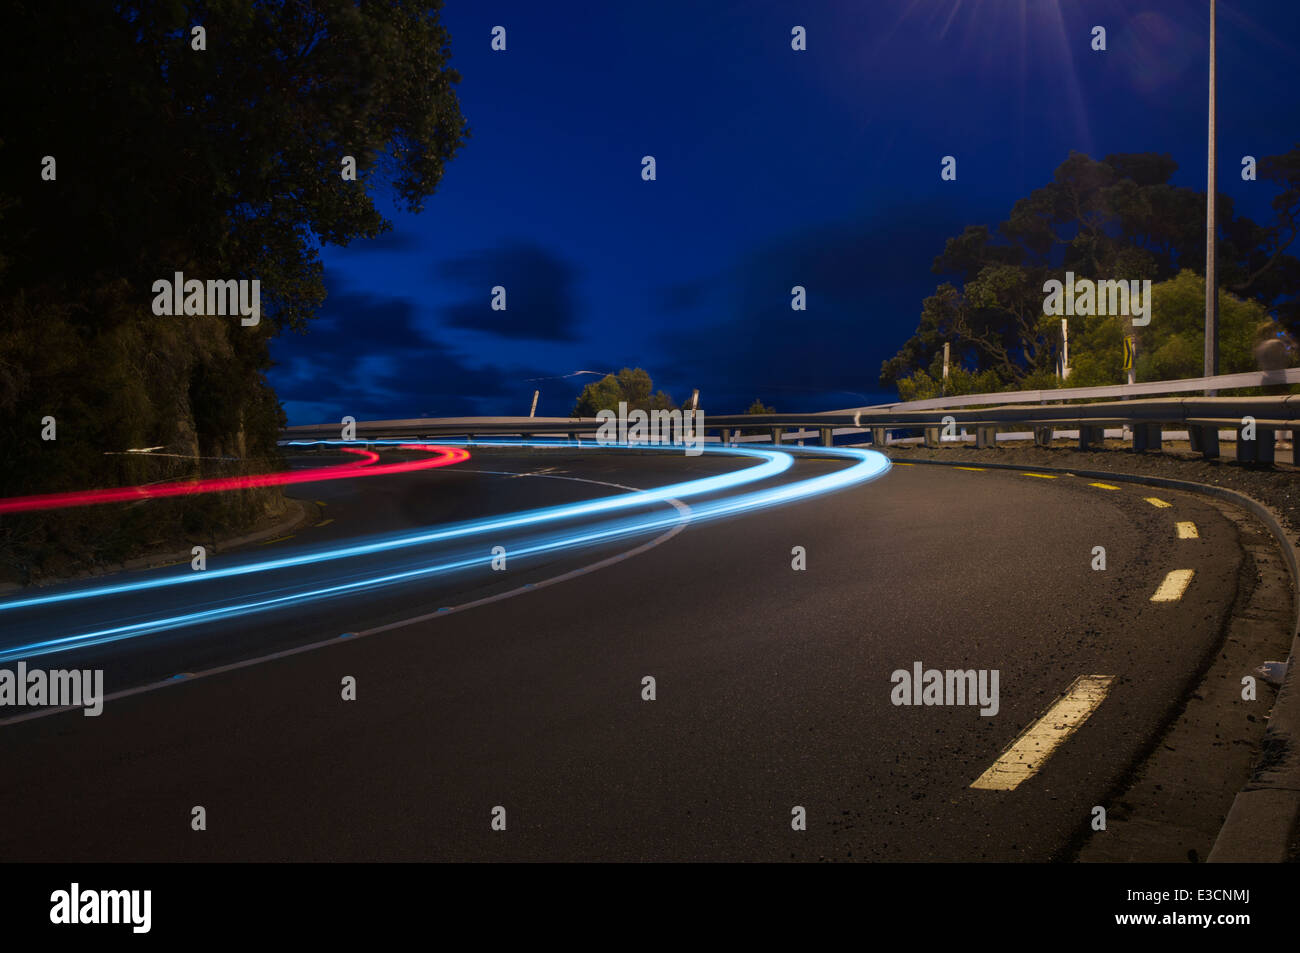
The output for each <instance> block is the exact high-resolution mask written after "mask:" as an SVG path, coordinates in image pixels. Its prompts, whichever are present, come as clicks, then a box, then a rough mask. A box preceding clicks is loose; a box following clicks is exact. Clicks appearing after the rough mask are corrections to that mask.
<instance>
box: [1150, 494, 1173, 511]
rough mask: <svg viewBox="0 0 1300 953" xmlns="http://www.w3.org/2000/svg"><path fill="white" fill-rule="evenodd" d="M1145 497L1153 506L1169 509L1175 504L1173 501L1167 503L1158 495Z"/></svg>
mask: <svg viewBox="0 0 1300 953" xmlns="http://www.w3.org/2000/svg"><path fill="white" fill-rule="evenodd" d="M1143 499H1144V500H1146V501H1147V502H1148V503H1150V504H1151V505H1152V506H1157V507H1159V508H1160V509H1168V508H1169V507H1171V506H1173V505H1174V504H1172V503H1166V502H1165V501H1164V500H1162V499H1160V497H1158V496H1144V497H1143Z"/></svg>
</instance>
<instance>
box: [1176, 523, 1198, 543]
mask: <svg viewBox="0 0 1300 953" xmlns="http://www.w3.org/2000/svg"><path fill="white" fill-rule="evenodd" d="M1175 525H1176V526H1177V527H1178V538H1179V539H1200V538H1201V534H1200V533H1198V532H1197V531H1196V524H1195V523H1193V522H1192V521H1191V520H1180V521H1179V522H1178V523H1176V524H1175Z"/></svg>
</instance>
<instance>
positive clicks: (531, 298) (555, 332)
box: [436, 242, 577, 341]
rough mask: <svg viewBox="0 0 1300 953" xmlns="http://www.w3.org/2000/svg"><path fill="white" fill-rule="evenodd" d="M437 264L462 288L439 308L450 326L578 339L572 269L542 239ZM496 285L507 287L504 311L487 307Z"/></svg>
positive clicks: (517, 336) (525, 336)
mask: <svg viewBox="0 0 1300 953" xmlns="http://www.w3.org/2000/svg"><path fill="white" fill-rule="evenodd" d="M436 270H437V274H438V276H439V277H440V278H442V279H445V280H447V281H450V282H453V283H455V284H457V285H458V286H460V287H461V288H463V289H464V290H465V292H466V297H465V298H464V299H463V300H461V301H460V302H458V303H456V304H453V305H450V306H448V307H447V308H445V309H444V310H443V312H442V313H443V316H444V320H443V323H444V324H445V325H446V326H448V327H453V328H462V329H465V330H469V331H480V332H482V333H484V334H492V335H496V336H498V337H503V338H514V339H518V340H534V341H575V340H577V333H576V328H575V319H576V317H577V314H576V308H575V305H574V292H573V285H574V278H575V271H574V269H573V267H572V266H571V265H570V264H569V263H568V262H566V261H564V260H563V259H561V258H559V257H558V256H556V255H555V254H553V253H552V252H550V251H548V250H547V249H546V248H543V247H542V246H541V245H538V244H536V243H533V242H515V243H513V244H510V245H504V246H502V247H500V248H495V249H489V250H485V251H479V252H475V253H473V254H470V255H466V256H464V257H461V258H456V259H453V260H451V261H446V262H443V263H442V264H440V265H439V266H438V267H437V269H436ZM497 285H501V286H502V287H504V288H505V289H506V310H504V311H493V310H492V307H491V299H492V293H491V292H492V288H493V287H495V286H497Z"/></svg>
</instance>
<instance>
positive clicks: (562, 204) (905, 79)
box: [270, 0, 1300, 423]
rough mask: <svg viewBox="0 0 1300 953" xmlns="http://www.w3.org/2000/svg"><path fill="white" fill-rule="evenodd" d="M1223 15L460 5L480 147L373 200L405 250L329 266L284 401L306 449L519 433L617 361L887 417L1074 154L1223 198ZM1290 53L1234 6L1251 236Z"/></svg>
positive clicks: (1052, 8) (288, 367)
mask: <svg viewBox="0 0 1300 953" xmlns="http://www.w3.org/2000/svg"><path fill="white" fill-rule="evenodd" d="M1208 10H1209V2H1208V0H1146V2H1143V0H853V2H847V0H842V2H829V0H809V2H801V3H797V4H792V3H786V2H773V0H729V2H722V0H717V2H712V0H687V2H672V0H667V2H656V3H653V4H625V3H618V2H609V3H577V2H564V0H557V2H555V3H547V4H539V3H536V2H535V0H527V2H514V0H512V2H483V0H464V2H457V0H449V2H448V5H447V7H446V9H445V10H444V11H443V16H442V19H443V22H444V23H445V24H446V26H447V28H448V29H449V31H450V33H451V37H452V53H453V60H452V65H453V66H454V67H455V68H456V69H458V70H459V71H460V73H461V74H462V77H463V79H462V82H461V84H460V86H459V87H458V91H459V96H460V100H461V106H462V109H463V111H464V113H465V116H466V118H467V120H468V122H469V124H470V130H471V137H470V139H469V141H468V143H467V144H466V146H465V147H464V149H463V150H462V151H461V152H460V154H459V155H458V156H457V157H456V159H455V160H454V161H453V162H452V163H451V164H450V165H449V166H448V168H447V172H446V175H445V176H444V178H443V181H442V184H441V186H440V187H439V190H438V192H437V194H435V195H434V196H433V197H432V198H431V199H430V200H429V202H428V203H427V206H426V210H425V212H424V213H423V214H421V215H418V216H414V215H406V214H396V213H392V209H391V206H389V205H388V204H387V203H386V202H383V201H381V203H380V204H381V208H383V209H384V210H385V211H386V213H388V214H389V215H390V217H391V218H392V220H393V223H394V230H393V231H392V232H390V233H389V234H387V235H385V236H383V237H382V238H380V239H378V240H375V241H372V242H358V243H355V244H354V245H353V246H350V247H348V248H345V249H337V248H330V249H327V250H326V252H325V255H324V261H325V268H326V277H327V284H328V287H329V289H330V297H329V299H328V300H327V301H326V303H325V305H324V306H323V308H322V310H321V317H320V319H319V320H317V321H316V322H314V323H313V325H312V328H311V330H310V331H309V332H308V333H307V334H306V335H305V336H303V335H297V334H289V335H286V336H285V337H284V338H282V339H280V340H279V341H277V342H275V344H274V346H273V348H272V353H273V356H274V357H275V359H276V361H277V362H278V366H277V367H276V368H274V369H273V371H272V372H271V374H270V379H271V383H272V385H273V386H274V387H275V388H276V390H277V392H278V393H279V395H280V397H281V399H282V400H283V402H284V404H285V408H286V410H287V412H288V415H289V418H290V423H312V422H316V421H323V420H331V419H338V418H339V417H341V416H342V415H344V414H351V415H353V416H355V417H356V418H358V419H367V418H369V419H376V418H391V417H410V416H426V415H427V416H459V415H462V414H526V413H527V412H528V405H529V402H530V400H531V398H532V392H533V389H534V388H540V389H541V392H542V396H541V401H540V403H539V406H538V413H539V414H540V415H546V416H550V415H563V414H567V413H568V412H569V411H570V409H571V408H572V405H573V400H574V397H575V396H576V394H577V393H578V391H579V390H580V389H581V386H582V384H583V383H585V382H587V381H590V380H593V379H594V378H592V377H570V378H565V379H550V380H540V381H532V380H530V379H531V378H557V377H559V376H560V375H566V374H571V373H572V372H574V371H579V370H592V371H602V372H603V371H616V370H618V369H619V368H621V367H623V366H625V365H626V366H642V367H644V368H646V369H647V370H648V371H649V372H650V374H651V375H652V377H653V378H654V380H655V384H656V386H658V387H663V388H664V389H666V390H668V391H669V392H670V393H671V394H672V395H673V397H674V398H676V399H677V400H679V401H680V400H683V399H685V398H686V397H688V396H689V394H690V389H691V388H692V387H699V388H700V390H701V398H702V399H701V402H702V404H703V406H704V408H705V409H706V410H708V411H710V412H727V411H741V410H744V409H745V407H746V406H748V404H749V402H750V401H751V400H753V399H754V398H755V397H759V398H762V399H763V400H764V401H766V402H767V403H769V404H772V405H775V406H776V407H777V408H778V409H779V410H782V411H799V410H824V409H832V408H837V407H845V406H853V405H857V404H862V403H869V402H876V401H878V400H889V399H893V398H894V397H895V395H894V394H892V393H881V392H880V388H879V386H878V383H877V378H878V375H879V370H880V364H881V361H883V360H885V359H886V358H888V357H891V356H892V355H893V354H894V352H895V351H896V350H897V349H898V347H899V345H901V344H902V343H903V341H904V340H906V339H907V338H908V337H909V336H910V334H911V333H912V331H913V330H914V329H915V327H916V322H917V318H918V315H919V313H920V308H921V302H922V299H924V298H925V297H926V296H927V295H928V294H930V293H932V291H933V289H934V287H935V285H936V284H937V283H938V280H939V279H938V278H936V276H934V275H933V274H931V272H930V266H931V264H932V262H933V259H934V257H935V256H936V255H938V254H939V253H940V252H941V251H942V250H943V245H944V240H945V239H946V238H948V237H950V236H953V235H956V234H959V233H960V232H961V230H962V228H963V227H964V226H966V225H968V224H981V223H984V224H988V225H990V226H996V225H997V224H998V223H999V222H1001V221H1002V220H1004V219H1005V218H1006V215H1007V213H1008V212H1009V211H1010V208H1011V205H1012V203H1013V202H1014V201H1015V200H1016V199H1017V198H1020V197H1022V196H1025V195H1028V194H1029V193H1030V192H1031V191H1032V190H1033V189H1035V188H1037V187H1039V186H1042V185H1044V184H1046V183H1047V182H1048V181H1050V179H1051V176H1052V173H1053V170H1054V169H1055V168H1056V167H1057V166H1058V165H1059V164H1060V163H1061V162H1062V161H1063V160H1064V159H1065V158H1066V157H1067V156H1068V154H1069V152H1070V150H1071V149H1075V150H1078V151H1081V152H1086V153H1088V154H1089V155H1092V156H1094V157H1095V158H1101V157H1103V156H1105V155H1106V154H1108V153H1112V152H1147V151H1154V152H1168V153H1170V154H1171V155H1172V156H1173V157H1174V159H1175V160H1176V161H1177V162H1178V164H1179V171H1178V173H1177V176H1176V178H1175V181H1176V183H1177V184H1179V185H1185V186H1190V187H1194V188H1197V189H1204V183H1205V123H1206V115H1205V98H1206V97H1205V90H1206V83H1207V75H1208V65H1207V52H1206V42H1207V41H1206V38H1207V31H1208V23H1209V14H1208ZM498 24H499V25H502V26H504V27H505V28H506V30H507V39H508V49H507V51H506V52H504V53H500V52H493V51H492V50H491V49H490V40H491V30H492V27H494V26H496V25H498ZM796 24H799V25H802V26H805V27H806V28H807V32H808V50H807V51H806V52H794V51H792V50H791V48H790V38H791V37H790V31H791V28H792V27H793V26H794V25H796ZM1096 24H1100V25H1102V26H1105V27H1106V29H1107V46H1108V50H1107V51H1106V52H1093V51H1092V50H1091V48H1090V40H1091V37H1090V33H1091V28H1092V27H1093V26H1094V25H1096ZM1298 47H1300V3H1297V2H1296V0H1221V2H1220V3H1219V155H1220V159H1219V190H1220V192H1222V193H1224V194H1226V195H1229V196H1231V197H1232V198H1233V199H1234V201H1235V202H1236V203H1237V207H1238V209H1239V210H1240V211H1241V212H1243V213H1244V214H1247V215H1250V216H1251V217H1253V218H1255V220H1256V221H1259V222H1266V221H1271V219H1272V217H1273V216H1272V213H1271V211H1270V210H1269V207H1268V203H1269V202H1270V201H1271V199H1272V197H1273V195H1274V194H1275V187H1274V186H1272V185H1271V184H1269V183H1265V182H1255V183H1248V182H1243V181H1241V178H1240V175H1239V171H1238V170H1239V163H1240V159H1241V156H1243V155H1247V154H1249V155H1254V156H1256V157H1262V156H1266V155H1273V154H1277V153H1280V152H1285V151H1287V150H1289V149H1291V148H1292V147H1293V146H1294V145H1296V144H1297V143H1298V142H1300V123H1297V119H1300V108H1298V107H1297V97H1296V95H1295V92H1294V90H1295V77H1296V75H1297V67H1300V53H1298V52H1297V50H1298ZM643 155H653V156H655V158H656V160H657V163H658V170H657V171H658V179H657V181H654V182H644V181H642V179H641V157H642V156H643ZM944 155H953V156H956V158H957V163H958V166H957V181H955V182H943V181H941V180H940V177H939V162H940V158H941V157H942V156H944ZM498 284H499V285H504V286H505V287H506V289H507V293H508V310H507V311H506V312H504V313H503V312H497V311H492V310H491V308H490V306H489V297H490V289H491V287H492V286H493V285H498ZM795 284H802V285H804V286H805V287H807V289H808V310H807V311H805V312H794V311H791V310H790V288H791V287H792V286H793V285H795Z"/></svg>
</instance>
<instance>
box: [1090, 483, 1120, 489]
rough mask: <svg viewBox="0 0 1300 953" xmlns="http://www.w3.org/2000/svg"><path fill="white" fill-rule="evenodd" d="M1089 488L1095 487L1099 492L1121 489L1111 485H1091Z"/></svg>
mask: <svg viewBox="0 0 1300 953" xmlns="http://www.w3.org/2000/svg"><path fill="white" fill-rule="evenodd" d="M1088 486H1095V487H1096V488H1097V489H1099V490H1118V489H1119V487H1117V486H1111V485H1110V484H1109V483H1089V484H1088Z"/></svg>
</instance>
